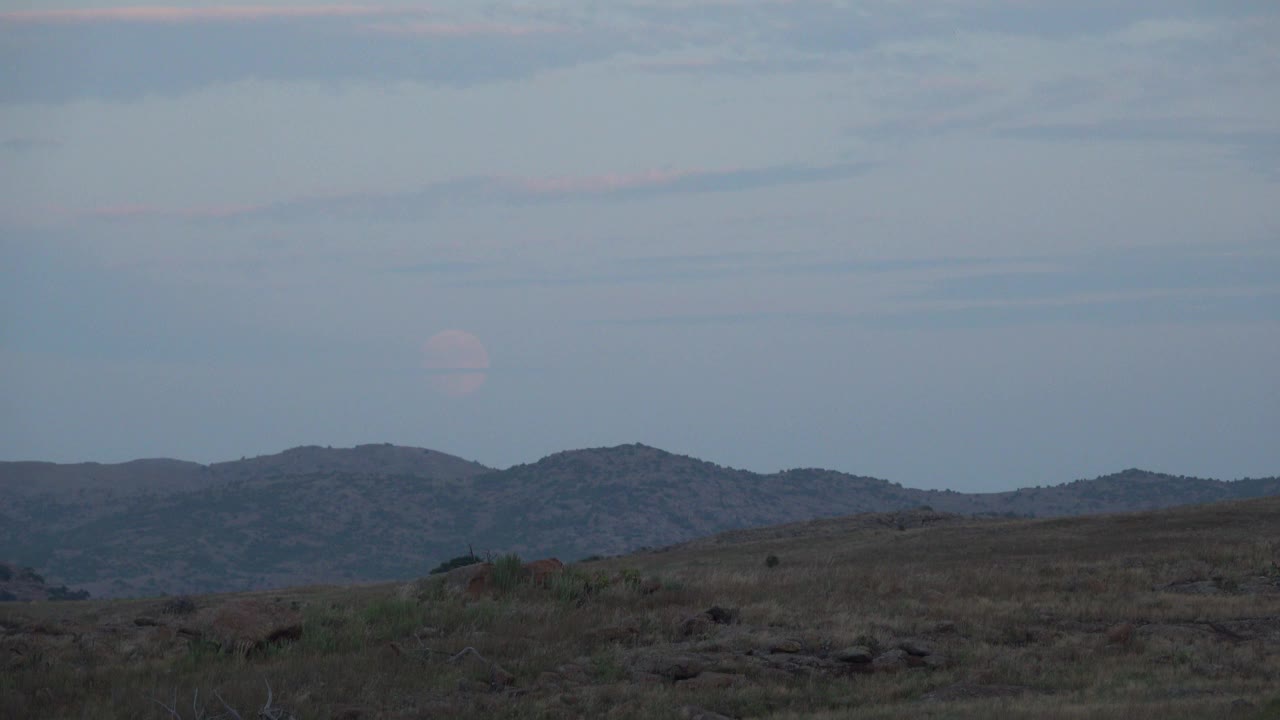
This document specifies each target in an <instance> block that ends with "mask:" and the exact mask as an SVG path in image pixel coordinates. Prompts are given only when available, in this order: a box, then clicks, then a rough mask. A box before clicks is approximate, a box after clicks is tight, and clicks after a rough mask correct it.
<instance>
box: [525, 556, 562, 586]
mask: <svg viewBox="0 0 1280 720" xmlns="http://www.w3.org/2000/svg"><path fill="white" fill-rule="evenodd" d="M524 572H525V575H526V576H528V578H529V582H530V583H532V584H533V585H535V586H537V587H545V586H546V584H547V582H548V581H549V580H550V579H551V578H552V577H553V576H555V575H558V574H560V573H562V572H564V563H562V562H560V560H559V559H557V558H546V559H545V560H534V561H533V562H530V563H525V566H524Z"/></svg>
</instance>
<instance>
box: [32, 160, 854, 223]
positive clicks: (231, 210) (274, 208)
mask: <svg viewBox="0 0 1280 720" xmlns="http://www.w3.org/2000/svg"><path fill="white" fill-rule="evenodd" d="M871 167H872V166H871V165H870V164H868V163H842V164H835V165H821V166H807V165H776V166H769V167H761V168H738V169H719V170H712V169H683V170H651V171H643V172H636V173H609V174H603V175H587V176H577V177H572V176H571V177H543V178H524V177H510V176H479V177H471V178H456V179H452V180H445V181H441V182H436V183H432V184H430V185H427V186H425V187H423V188H421V189H418V190H415V191H409V192H401V193H379V192H344V193H328V194H316V195H311V196H306V197H299V198H294V199H290V200H284V201H279V202H264V203H256V204H241V205H218V204H210V205H201V206H193V207H186V208H165V207H160V206H155V205H149V204H141V203H137V204H135V203H123V204H116V205H107V206H101V207H93V208H82V209H65V208H64V209H59V210H57V214H58V215H60V216H63V217H72V218H80V219H89V220H147V219H190V220H218V219H236V218H242V219H250V218H273V219H303V218H309V217H324V216H335V215H336V216H343V217H353V216H360V217H377V218H380V219H393V220H394V219H405V218H414V217H420V216H421V215H422V213H424V212H429V211H431V210H432V209H434V208H437V207H440V206H441V205H443V204H449V205H457V204H468V203H470V204H486V203H498V204H512V205H522V204H537V203H550V202H570V201H576V200H613V201H621V200H627V199H634V198H642V197H649V196H658V195H667V194H679V193H713V192H738V191H743V190H752V189H756V188H763V187H773V186H779V185H790V184H796V183H814V182H826V181H832V180H840V179H845V178H850V177H854V176H857V175H860V174H862V173H864V172H866V171H867V170H869V169H870V168H871Z"/></svg>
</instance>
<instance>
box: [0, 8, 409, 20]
mask: <svg viewBox="0 0 1280 720" xmlns="http://www.w3.org/2000/svg"><path fill="white" fill-rule="evenodd" d="M425 12H427V11H426V10H422V9H414V8H406V7H386V6H368V5H292V6H272V5H226V6H222V7H178V6H170V7H166V6H145V7H143V6H138V7H119V8H84V9H67V10H15V11H9V12H0V23H13V24H25V25H47V24H58V23H197V22H252V21H262V20H281V19H301V18H369V17H379V16H387V15H420V14H423V13H425Z"/></svg>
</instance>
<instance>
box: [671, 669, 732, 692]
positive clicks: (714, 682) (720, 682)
mask: <svg viewBox="0 0 1280 720" xmlns="http://www.w3.org/2000/svg"><path fill="white" fill-rule="evenodd" d="M744 682H745V678H743V677H742V676H741V675H734V674H732V673H722V672H703V673H699V674H698V675H697V676H695V677H691V678H688V679H686V680H680V681H678V682H676V687H678V688H683V689H685V690H719V689H724V688H731V687H737V686H739V685H742V684H743V683H744Z"/></svg>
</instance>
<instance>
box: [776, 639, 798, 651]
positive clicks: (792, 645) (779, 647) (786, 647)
mask: <svg viewBox="0 0 1280 720" xmlns="http://www.w3.org/2000/svg"><path fill="white" fill-rule="evenodd" d="M803 649H804V645H802V644H801V643H800V641H799V640H795V639H793V638H788V639H786V640H778V641H777V642H774V643H771V644H770V645H769V652H775V653H798V652H800V651H801V650H803Z"/></svg>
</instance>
